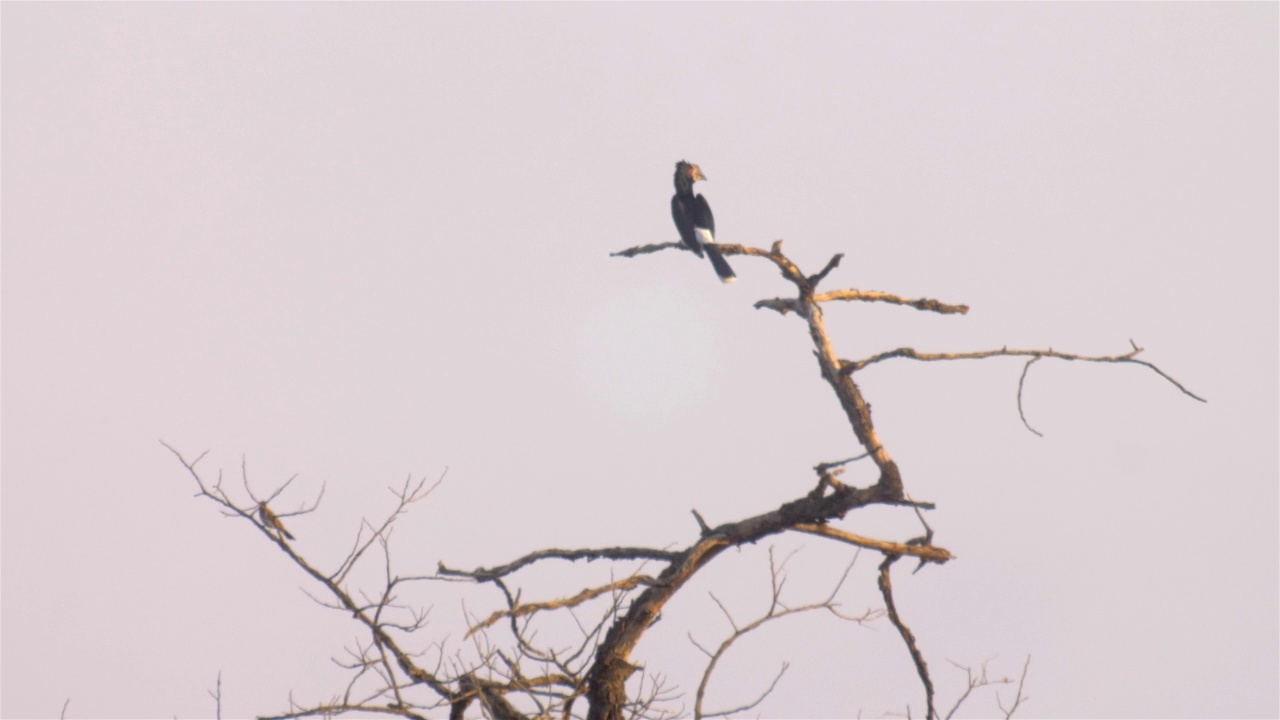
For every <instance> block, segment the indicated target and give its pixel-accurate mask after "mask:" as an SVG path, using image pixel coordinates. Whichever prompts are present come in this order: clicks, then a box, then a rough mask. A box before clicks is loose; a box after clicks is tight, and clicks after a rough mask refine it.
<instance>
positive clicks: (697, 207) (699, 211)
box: [693, 195, 716, 238]
mask: <svg viewBox="0 0 1280 720" xmlns="http://www.w3.org/2000/svg"><path fill="white" fill-rule="evenodd" d="M693 224H694V226H695V227H700V228H706V229H708V230H710V231H711V237H713V238H714V237H715V236H716V218H715V216H714V215H712V214H711V205H710V203H708V202H707V199H706V198H704V197H702V196H701V195H698V196H696V197H694V199H693Z"/></svg>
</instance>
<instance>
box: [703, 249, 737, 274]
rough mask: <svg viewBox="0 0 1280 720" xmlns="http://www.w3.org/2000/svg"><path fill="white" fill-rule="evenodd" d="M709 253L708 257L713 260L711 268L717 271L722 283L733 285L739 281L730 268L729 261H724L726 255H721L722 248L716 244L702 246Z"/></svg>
mask: <svg viewBox="0 0 1280 720" xmlns="http://www.w3.org/2000/svg"><path fill="white" fill-rule="evenodd" d="M702 247H703V248H704V249H705V250H706V251H707V257H709V258H711V267H713V268H715V269H716V274H717V275H719V276H720V282H725V283H731V282H733V281H734V280H737V279H738V276H737V275H735V274H734V272H733V268H731V267H729V261H727V260H725V259H724V255H721V254H720V248H718V247H716V246H715V243H707V244H706V245H703V246H702Z"/></svg>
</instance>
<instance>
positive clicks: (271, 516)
mask: <svg viewBox="0 0 1280 720" xmlns="http://www.w3.org/2000/svg"><path fill="white" fill-rule="evenodd" d="M258 519H259V520H261V521H262V525H263V527H266V528H269V529H271V530H275V531H276V532H278V533H280V534H281V535H283V536H284V537H287V538H289V539H290V540H293V539H294V538H293V535H292V534H291V533H290V532H289V531H288V530H285V529H284V523H282V522H280V518H278V517H276V514H275V513H273V512H271V508H269V507H267V504H266V503H258Z"/></svg>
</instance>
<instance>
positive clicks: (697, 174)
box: [676, 160, 707, 193]
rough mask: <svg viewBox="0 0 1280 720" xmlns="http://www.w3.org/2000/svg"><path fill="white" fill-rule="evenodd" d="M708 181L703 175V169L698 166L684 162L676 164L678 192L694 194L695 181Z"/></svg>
mask: <svg viewBox="0 0 1280 720" xmlns="http://www.w3.org/2000/svg"><path fill="white" fill-rule="evenodd" d="M706 179H707V176H706V175H703V174H702V168H700V167H698V166H697V165H694V164H693V163H691V162H686V161H684V160H681V161H680V162H678V163H676V192H679V193H690V192H693V181H694V180H706Z"/></svg>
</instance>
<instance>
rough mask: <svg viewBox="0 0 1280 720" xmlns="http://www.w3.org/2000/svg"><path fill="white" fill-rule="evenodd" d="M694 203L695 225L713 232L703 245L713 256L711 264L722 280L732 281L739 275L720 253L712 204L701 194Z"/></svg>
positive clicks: (709, 255)
mask: <svg viewBox="0 0 1280 720" xmlns="http://www.w3.org/2000/svg"><path fill="white" fill-rule="evenodd" d="M693 204H694V216H693V224H694V227H695V228H705V229H706V230H707V231H708V232H709V233H710V234H711V238H710V242H709V243H708V244H707V245H705V246H703V249H704V250H706V251H707V257H709V258H711V265H712V267H714V268H715V269H716V275H719V276H720V280H721V281H722V282H727V283H731V282H733V281H734V280H735V279H736V278H737V275H735V274H734V272H733V268H731V267H729V263H728V262H727V261H726V260H725V259H724V255H722V254H721V253H720V248H718V247H716V243H715V239H716V219H715V216H713V215H712V214H711V205H710V204H709V203H708V202H707V199H706V198H704V197H702V196H701V195H699V196H697V197H696V198H695V199H694V201H693ZM695 232H696V230H695ZM699 254H701V253H699Z"/></svg>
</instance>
